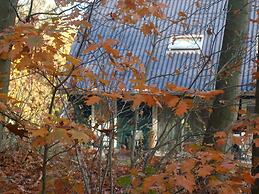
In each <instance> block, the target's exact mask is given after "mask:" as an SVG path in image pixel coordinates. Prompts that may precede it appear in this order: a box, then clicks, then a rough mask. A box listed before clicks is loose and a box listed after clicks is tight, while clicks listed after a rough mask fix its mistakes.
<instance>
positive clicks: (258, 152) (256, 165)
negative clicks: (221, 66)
mask: <svg viewBox="0 0 259 194" xmlns="http://www.w3.org/2000/svg"><path fill="white" fill-rule="evenodd" d="M257 51H258V53H257V60H259V45H258V50H257ZM257 72H259V63H258V62H257ZM255 113H256V114H257V115H259V80H258V79H257V80H256V92H255ZM258 138H259V132H257V133H254V134H253V140H256V139H258ZM257 173H259V147H256V146H255V144H254V143H253V145H252V175H256V174H257ZM257 193H259V178H257V179H256V180H255V184H254V185H253V187H252V194H257Z"/></svg>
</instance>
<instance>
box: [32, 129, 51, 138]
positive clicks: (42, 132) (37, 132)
mask: <svg viewBox="0 0 259 194" xmlns="http://www.w3.org/2000/svg"><path fill="white" fill-rule="evenodd" d="M48 133H49V132H48V130H47V129H46V128H42V129H36V130H31V134H32V136H33V137H45V136H46V135H47V134H48Z"/></svg>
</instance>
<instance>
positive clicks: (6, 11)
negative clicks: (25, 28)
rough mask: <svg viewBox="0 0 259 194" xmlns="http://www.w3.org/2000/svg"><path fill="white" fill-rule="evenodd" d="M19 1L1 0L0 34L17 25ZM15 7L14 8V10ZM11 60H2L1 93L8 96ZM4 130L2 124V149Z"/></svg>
mask: <svg viewBox="0 0 259 194" xmlns="http://www.w3.org/2000/svg"><path fill="white" fill-rule="evenodd" d="M17 2H18V0H0V33H1V32H3V30H4V29H6V28H8V27H11V26H13V25H14V24H15V16H16V15H15V11H14V8H15V7H16V6H17ZM13 7H14V8H13ZM0 38H1V37H0ZM10 64H11V62H10V60H5V59H0V93H1V94H7V93H8V87H9V80H10ZM3 136H4V129H3V126H2V125H1V124H0V149H1V148H2V143H3V138H4V137H3Z"/></svg>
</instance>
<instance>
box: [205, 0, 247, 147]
mask: <svg viewBox="0 0 259 194" xmlns="http://www.w3.org/2000/svg"><path fill="white" fill-rule="evenodd" d="M248 5H249V2H248V0H238V1H237V0H229V2H228V14H227V21H226V26H225V34H224V39H223V46H222V51H221V56H220V61H219V66H218V74H217V78H216V90H224V94H222V95H219V96H218V97H217V98H216V99H215V101H214V104H213V112H212V114H211V116H210V119H209V123H208V128H207V131H206V135H205V137H204V143H206V144H213V143H214V134H215V132H217V131H223V130H226V129H228V128H229V127H230V125H231V124H232V123H233V122H234V121H235V120H236V119H237V110H238V97H239V95H240V89H239V87H238V86H237V85H239V84H240V72H241V65H242V59H243V56H244V53H245V52H246V49H245V46H246V45H245V40H246V32H247V29H248V24H249V20H248ZM224 149H225V148H222V150H224Z"/></svg>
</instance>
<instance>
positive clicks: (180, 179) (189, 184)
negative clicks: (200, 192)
mask: <svg viewBox="0 0 259 194" xmlns="http://www.w3.org/2000/svg"><path fill="white" fill-rule="evenodd" d="M175 184H176V185H177V186H181V187H183V188H185V189H186V190H187V191H189V192H190V193H192V191H193V190H194V186H195V183H194V180H190V179H188V177H185V176H179V175H177V176H176V182H175Z"/></svg>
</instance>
